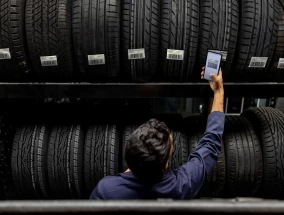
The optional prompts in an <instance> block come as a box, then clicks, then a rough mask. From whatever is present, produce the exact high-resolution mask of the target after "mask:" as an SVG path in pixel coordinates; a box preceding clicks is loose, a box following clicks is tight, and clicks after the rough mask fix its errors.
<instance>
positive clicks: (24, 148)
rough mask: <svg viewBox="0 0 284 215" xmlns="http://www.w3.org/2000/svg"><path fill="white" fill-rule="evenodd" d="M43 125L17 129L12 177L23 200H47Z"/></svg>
mask: <svg viewBox="0 0 284 215" xmlns="http://www.w3.org/2000/svg"><path fill="white" fill-rule="evenodd" d="M48 138H49V129H48V128H47V127H46V126H45V125H33V126H23V127H20V128H18V129H17V131H16V134H15V137H14V142H13V149H12V175H13V180H14V185H15V188H16V190H17V192H18V194H19V195H20V196H21V197H24V198H47V197H48V182H47V174H46V172H47V164H46V157H47V146H48V144H47V143H48Z"/></svg>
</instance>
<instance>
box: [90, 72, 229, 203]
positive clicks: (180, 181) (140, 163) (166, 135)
mask: <svg viewBox="0 0 284 215" xmlns="http://www.w3.org/2000/svg"><path fill="white" fill-rule="evenodd" d="M210 76H211V78H212V79H213V81H209V83H210V87H211V89H212V90H213V92H214V100H213V105H212V111H211V113H210V115H209V116H208V121H207V127H206V131H205V133H204V137H203V138H202V139H201V140H200V142H199V143H198V146H197V147H196V150H195V151H194V152H193V153H192V154H191V155H190V156H189V160H188V162H187V163H185V164H184V165H182V166H181V167H179V168H177V169H175V170H173V171H169V172H167V169H168V161H169V159H170V158H171V154H172V151H173V137H172V135H171V134H170V132H169V129H168V128H167V127H166V125H165V124H164V123H163V122H159V121H157V120H155V119H152V120H150V121H148V122H146V123H145V124H143V125H141V126H140V127H139V128H138V129H137V130H136V131H134V132H133V134H132V135H131V136H130V138H129V141H128V143H127V144H126V147H125V160H126V163H127V165H128V167H129V169H128V170H127V171H126V172H124V173H120V174H118V175H117V176H108V177H105V178H103V179H102V180H101V181H100V182H99V183H98V185H97V186H96V188H95V189H94V190H93V192H92V194H91V196H90V199H97V200H99V199H102V200H127V199H161V198H171V199H175V200H182V199H192V198H194V197H195V196H196V195H197V193H198V192H199V190H200V188H201V186H202V183H203V181H204V178H205V176H206V174H208V173H209V172H210V170H211V169H212V168H213V167H214V166H215V164H216V162H217V159H218V156H219V153H220V150H221V140H222V135H223V130H224V121H225V115H224V107H223V106H224V104H223V103H224V88H223V78H222V70H221V69H220V72H219V74H218V76H216V75H214V74H211V75H210ZM201 78H202V79H204V68H203V69H202V73H201Z"/></svg>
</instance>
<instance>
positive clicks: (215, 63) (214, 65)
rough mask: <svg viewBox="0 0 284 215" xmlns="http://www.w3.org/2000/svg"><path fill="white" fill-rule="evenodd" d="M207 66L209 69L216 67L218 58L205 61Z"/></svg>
mask: <svg viewBox="0 0 284 215" xmlns="http://www.w3.org/2000/svg"><path fill="white" fill-rule="evenodd" d="M207 67H208V68H211V69H218V60H212V59H209V60H208V63H207Z"/></svg>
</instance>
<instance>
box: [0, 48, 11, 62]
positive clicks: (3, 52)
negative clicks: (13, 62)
mask: <svg viewBox="0 0 284 215" xmlns="http://www.w3.org/2000/svg"><path fill="white" fill-rule="evenodd" d="M7 59H11V54H10V49H9V48H8V49H0V60H7Z"/></svg>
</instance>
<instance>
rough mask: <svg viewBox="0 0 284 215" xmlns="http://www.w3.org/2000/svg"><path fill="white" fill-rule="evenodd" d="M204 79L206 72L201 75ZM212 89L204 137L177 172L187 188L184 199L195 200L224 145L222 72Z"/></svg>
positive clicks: (183, 193)
mask: <svg viewBox="0 0 284 215" xmlns="http://www.w3.org/2000/svg"><path fill="white" fill-rule="evenodd" d="M201 78H202V79H203V78H204V71H202V73H201ZM211 78H212V79H213V81H210V82H209V83H210V87H211V89H212V90H213V92H214V101H213V106H212V112H211V114H210V115H209V116H208V121H207V127H206V131H205V133H204V137H203V138H202V139H201V140H200V142H199V144H198V145H197V147H196V149H195V151H194V152H193V153H192V154H191V155H190V157H189V161H188V162H187V163H186V164H184V165H183V166H181V167H180V168H178V169H177V170H176V174H177V180H178V182H179V183H180V184H181V186H183V187H186V189H183V192H182V197H181V198H182V199H186V198H193V197H194V196H195V195H196V194H197V193H198V192H199V190H200V188H201V186H202V183H203V181H204V178H205V176H206V174H208V173H209V172H210V171H211V169H212V168H213V167H214V166H215V164H216V162H217V160H218V157H219V154H220V151H221V143H222V135H223V131H224V124H225V114H224V89H223V79H222V71H221V70H220V72H219V75H218V76H216V75H211Z"/></svg>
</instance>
